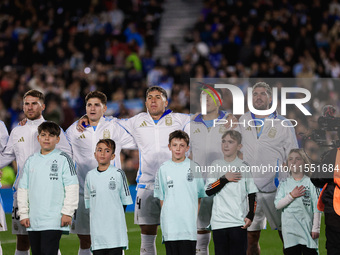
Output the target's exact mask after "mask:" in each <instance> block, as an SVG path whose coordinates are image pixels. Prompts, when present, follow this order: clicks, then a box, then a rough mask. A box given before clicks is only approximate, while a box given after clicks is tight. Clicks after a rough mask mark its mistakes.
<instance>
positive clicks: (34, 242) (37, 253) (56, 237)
mask: <svg viewBox="0 0 340 255" xmlns="http://www.w3.org/2000/svg"><path fill="white" fill-rule="evenodd" d="M61 234H62V231H61V230H44V231H28V238H29V240H30V244H31V251H32V254H33V255H57V254H58V250H59V241H60V238H61Z"/></svg>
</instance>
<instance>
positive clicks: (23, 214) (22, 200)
mask: <svg viewBox="0 0 340 255" xmlns="http://www.w3.org/2000/svg"><path fill="white" fill-rule="evenodd" d="M17 200H18V215H19V216H20V220H23V219H28V189H23V188H18V194H17Z"/></svg>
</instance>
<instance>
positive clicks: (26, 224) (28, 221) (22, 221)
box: [20, 218, 31, 228]
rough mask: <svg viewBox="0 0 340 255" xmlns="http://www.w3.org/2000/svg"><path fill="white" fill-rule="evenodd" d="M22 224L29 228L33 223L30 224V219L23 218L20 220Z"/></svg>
mask: <svg viewBox="0 0 340 255" xmlns="http://www.w3.org/2000/svg"><path fill="white" fill-rule="evenodd" d="M20 224H21V225H23V226H24V227H25V228H28V227H29V226H30V225H31V224H30V219H28V218H27V219H23V220H21V221H20Z"/></svg>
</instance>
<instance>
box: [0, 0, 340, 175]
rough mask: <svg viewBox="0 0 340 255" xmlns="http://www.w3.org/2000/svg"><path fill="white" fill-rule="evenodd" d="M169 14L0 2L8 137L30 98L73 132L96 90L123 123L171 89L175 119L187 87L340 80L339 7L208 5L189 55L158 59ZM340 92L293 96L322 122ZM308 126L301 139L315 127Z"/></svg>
mask: <svg viewBox="0 0 340 255" xmlns="http://www.w3.org/2000/svg"><path fill="white" fill-rule="evenodd" d="M167 1H170V0H167ZM188 1H189V0H188ZM164 11H166V10H164V0H121V1H118V0H81V1H80V0H73V1H67V0H3V1H1V2H0V119H1V120H3V121H4V122H5V123H6V125H7V127H8V130H9V131H10V130H11V129H12V128H13V127H14V126H16V125H17V123H18V121H19V120H20V119H22V118H23V113H22V96H23V94H24V93H25V92H26V91H27V90H28V89H39V90H41V91H43V92H44V93H45V95H46V110H45V112H44V117H45V118H46V119H49V120H53V121H55V122H57V123H58V124H60V126H61V127H62V128H64V129H67V128H68V127H69V126H70V125H71V124H72V123H73V122H74V120H76V119H78V118H79V116H81V115H83V114H84V113H85V102H84V97H85V95H86V94H87V93H88V92H89V91H93V90H100V91H102V92H104V93H105V94H106V95H107V97H108V100H109V101H112V102H115V103H116V104H118V109H115V110H114V111H112V113H113V115H114V116H115V117H119V118H125V117H131V116H133V115H134V114H135V113H136V111H135V110H134V109H132V108H129V107H126V104H124V103H123V102H125V101H124V100H133V99H134V100H136V99H139V100H140V101H141V104H140V105H142V107H143V102H144V98H145V91H146V89H147V87H148V86H150V85H161V86H163V87H164V88H166V89H167V91H168V92H169V94H170V97H169V107H170V108H171V109H173V110H174V111H177V112H189V110H190V109H189V108H190V104H189V98H190V90H189V87H190V86H189V85H190V78H233V77H234V78H256V77H263V78H281V77H285V78H289V77H296V78H310V79H312V81H313V79H316V78H339V76H340V47H339V46H340V4H339V2H338V0H282V1H274V0H248V1H241V0H205V1H204V7H203V9H202V11H201V14H200V16H199V17H197V22H196V24H195V25H194V26H193V28H192V31H191V33H188V34H187V35H186V37H185V38H183V40H186V42H187V47H186V49H178V48H176V45H171V49H169V52H170V54H168V55H167V56H165V57H164V58H163V59H155V57H154V56H153V52H154V49H155V47H156V46H157V44H158V38H159V36H160V32H161V31H160V27H161V26H160V25H161V18H162V13H163V12H164ZM337 83H338V81H337V80H336V79H329V80H323V81H322V82H316V83H313V82H310V83H307V84H306V83H296V84H295V86H304V87H307V88H308V89H310V90H311V92H312V95H313V100H311V101H310V102H309V108H310V109H311V111H312V112H313V113H319V112H320V108H321V107H322V105H325V104H333V105H334V106H336V107H337V109H340V103H339V102H340V100H338V99H339V95H340V94H339V93H340V85H339V84H337ZM271 85H272V84H271ZM225 104H227V105H224V107H225V108H226V109H228V108H229V106H230V105H231V102H225ZM140 110H141V109H140ZM293 117H298V116H293ZM302 122H303V125H302V128H301V129H303V128H308V127H309V125H310V124H309V123H308V119H303V120H302ZM132 153H133V152H132ZM126 155H127V157H128V158H130V159H131V161H126V165H125V168H131V169H133V168H136V165H138V156H136V157H134V155H131V153H127V154H126ZM135 159H136V160H135Z"/></svg>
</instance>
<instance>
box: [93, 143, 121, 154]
mask: <svg viewBox="0 0 340 255" xmlns="http://www.w3.org/2000/svg"><path fill="white" fill-rule="evenodd" d="M100 143H103V144H105V145H106V146H107V147H109V148H110V149H111V150H112V154H115V150H116V143H115V141H113V140H112V139H100V140H99V141H98V143H97V145H96V147H97V146H98V144H100Z"/></svg>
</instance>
